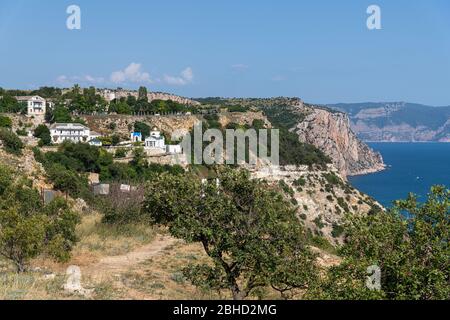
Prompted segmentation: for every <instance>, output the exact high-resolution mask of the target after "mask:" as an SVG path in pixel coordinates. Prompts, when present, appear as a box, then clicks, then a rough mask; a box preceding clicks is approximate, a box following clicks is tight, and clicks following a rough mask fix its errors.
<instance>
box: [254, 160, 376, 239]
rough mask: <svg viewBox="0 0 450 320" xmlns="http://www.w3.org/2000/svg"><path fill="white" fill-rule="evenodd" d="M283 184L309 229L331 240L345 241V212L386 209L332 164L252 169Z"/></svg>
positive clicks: (255, 173)
mask: <svg viewBox="0 0 450 320" xmlns="http://www.w3.org/2000/svg"><path fill="white" fill-rule="evenodd" d="M252 175H253V176H254V177H255V178H259V179H265V180H267V181H269V182H273V183H276V184H278V185H280V186H281V187H282V189H283V190H284V192H285V194H286V195H288V196H289V197H291V201H292V202H293V203H294V204H295V205H296V206H297V215H298V217H299V219H300V221H301V222H302V223H303V224H304V225H305V227H306V228H307V230H308V231H309V232H310V233H311V234H312V235H315V236H321V237H324V238H326V239H327V240H328V241H329V242H330V243H333V244H338V243H341V242H342V240H343V239H342V236H343V232H342V223H343V221H344V218H345V215H346V214H347V213H348V214H352V215H364V214H367V213H369V212H378V211H380V210H384V209H383V208H382V206H381V205H380V204H379V203H377V202H376V201H375V200H373V199H372V198H370V197H369V196H367V195H365V194H363V193H361V192H360V191H358V190H356V189H355V188H353V187H352V186H351V185H350V184H349V183H348V182H347V181H345V179H344V178H343V177H342V176H341V175H340V174H339V172H338V170H337V169H336V168H335V167H334V166H333V165H329V166H328V168H326V169H324V170H311V168H309V167H308V166H285V167H264V168H260V169H258V170H255V171H253V172H252Z"/></svg>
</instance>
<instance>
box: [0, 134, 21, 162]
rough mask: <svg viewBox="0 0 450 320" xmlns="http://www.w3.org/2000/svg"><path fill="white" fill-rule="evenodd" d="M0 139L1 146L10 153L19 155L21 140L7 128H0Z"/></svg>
mask: <svg viewBox="0 0 450 320" xmlns="http://www.w3.org/2000/svg"><path fill="white" fill-rule="evenodd" d="M0 141H2V142H3V148H4V149H5V150H6V151H7V152H9V153H12V154H15V155H20V154H21V153H22V149H23V142H22V140H20V138H19V137H18V136H17V134H15V133H14V132H12V131H11V130H9V129H5V128H0Z"/></svg>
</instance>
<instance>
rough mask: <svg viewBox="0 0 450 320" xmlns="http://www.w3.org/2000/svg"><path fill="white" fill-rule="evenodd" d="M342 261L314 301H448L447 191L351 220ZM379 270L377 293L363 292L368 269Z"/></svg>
mask: <svg viewBox="0 0 450 320" xmlns="http://www.w3.org/2000/svg"><path fill="white" fill-rule="evenodd" d="M345 232H346V243H345V245H344V246H343V248H342V249H341V254H342V255H343V257H344V261H343V263H342V264H341V265H339V266H337V267H334V268H332V269H331V270H330V272H329V273H328V276H327V279H326V280H325V281H324V283H323V284H322V287H321V289H320V293H319V294H318V297H319V298H329V299H375V298H379V299H381V298H382V299H408V300H435V299H445V300H448V299H450V247H449V235H450V191H449V190H447V189H445V187H443V186H436V187H433V188H432V190H431V193H430V195H429V197H428V200H427V201H426V202H425V203H419V202H418V201H417V198H416V197H415V196H413V195H410V196H409V197H408V199H406V200H402V201H397V202H396V204H395V207H394V208H393V209H392V210H390V211H388V212H380V213H378V214H375V215H368V216H354V217H351V218H349V220H348V222H347V224H346V226H345ZM372 265H374V266H378V267H379V268H380V270H381V290H379V291H373V290H369V289H368V288H367V286H366V278H367V276H368V274H367V268H368V267H369V266H372Z"/></svg>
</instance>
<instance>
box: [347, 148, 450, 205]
mask: <svg viewBox="0 0 450 320" xmlns="http://www.w3.org/2000/svg"><path fill="white" fill-rule="evenodd" d="M369 145H370V146H371V147H372V148H373V149H375V150H377V151H379V152H380V153H381V154H382V155H383V159H384V162H385V163H386V164H387V165H388V166H389V167H388V168H387V170H385V171H383V172H378V173H374V174H369V175H363V176H355V177H350V178H349V180H350V183H351V184H352V185H353V186H354V187H355V188H357V189H359V190H361V191H362V192H364V193H366V194H368V195H370V196H372V197H373V198H375V199H376V200H377V201H379V202H380V203H381V204H382V205H384V206H385V207H391V206H392V202H393V201H394V200H398V199H405V198H406V197H407V196H408V194H409V193H410V192H412V193H415V194H416V195H418V196H419V200H421V201H424V200H426V197H427V194H428V193H429V191H430V188H431V186H433V185H436V184H443V185H446V186H447V187H449V188H450V143H369Z"/></svg>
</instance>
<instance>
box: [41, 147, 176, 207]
mask: <svg viewBox="0 0 450 320" xmlns="http://www.w3.org/2000/svg"><path fill="white" fill-rule="evenodd" d="M33 151H34V156H35V158H36V160H37V161H39V162H41V163H42V164H43V165H44V168H45V170H46V172H47V176H48V178H49V180H50V181H51V182H53V183H54V185H55V188H57V189H58V190H60V191H63V192H68V193H69V194H71V195H73V196H74V197H83V198H86V199H90V193H89V190H88V181H87V177H86V174H87V173H90V172H93V173H99V174H100V179H101V181H102V182H114V181H115V182H126V183H132V182H134V183H142V182H144V181H147V180H150V179H151V178H152V177H154V176H155V175H156V174H158V173H161V172H165V171H168V172H171V173H173V174H177V173H182V172H184V169H183V168H181V167H180V166H169V165H159V164H149V163H148V161H147V160H146V159H145V155H144V151H143V149H135V150H134V153H133V160H132V161H131V162H130V163H117V162H114V156H113V154H111V153H108V152H107V151H105V150H103V149H100V148H97V147H94V146H90V145H89V144H82V143H78V144H73V143H70V142H65V143H63V144H61V145H60V146H59V147H58V151H53V152H46V153H43V152H42V151H40V150H39V149H38V148H34V149H33Z"/></svg>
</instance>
